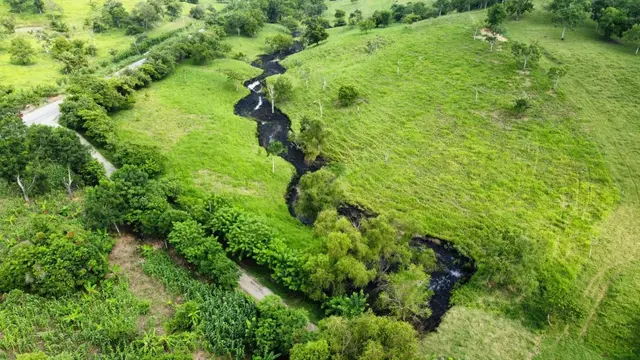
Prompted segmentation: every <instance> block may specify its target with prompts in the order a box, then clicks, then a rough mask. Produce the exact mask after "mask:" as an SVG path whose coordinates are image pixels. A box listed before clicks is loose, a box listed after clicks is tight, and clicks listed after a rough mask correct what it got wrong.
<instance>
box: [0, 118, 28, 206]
mask: <svg viewBox="0 0 640 360" xmlns="http://www.w3.org/2000/svg"><path fill="white" fill-rule="evenodd" d="M28 163H29V147H28V144H27V127H26V125H25V124H24V123H23V122H22V120H21V119H20V118H18V117H16V116H6V117H3V118H0V176H1V177H2V178H3V179H5V180H7V181H8V182H10V183H13V182H16V183H17V184H18V186H19V187H20V190H21V191H22V196H23V198H24V201H26V202H28V201H29V190H30V186H33V183H34V182H35V179H33V181H25V172H26V169H27V164H28Z"/></svg>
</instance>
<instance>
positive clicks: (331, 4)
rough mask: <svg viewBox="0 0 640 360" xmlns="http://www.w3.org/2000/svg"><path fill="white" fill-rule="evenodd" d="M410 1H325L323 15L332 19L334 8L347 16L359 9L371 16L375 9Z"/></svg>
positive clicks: (386, 8)
mask: <svg viewBox="0 0 640 360" xmlns="http://www.w3.org/2000/svg"><path fill="white" fill-rule="evenodd" d="M408 2H411V0H358V1H351V0H336V1H327V8H328V10H327V12H326V13H325V17H327V18H331V19H333V15H334V14H335V13H336V10H338V9H340V10H344V12H345V13H346V14H347V18H348V17H349V14H350V13H352V12H354V11H356V10H360V11H362V15H363V16H365V17H366V16H371V14H373V12H374V11H376V10H389V9H390V8H391V5H392V4H393V3H398V4H406V3H408ZM425 2H426V3H428V4H430V3H432V1H431V0H427V1H425Z"/></svg>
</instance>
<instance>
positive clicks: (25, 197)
mask: <svg viewBox="0 0 640 360" xmlns="http://www.w3.org/2000/svg"><path fill="white" fill-rule="evenodd" d="M16 181H17V182H18V186H19V187H20V190H22V197H23V198H24V201H25V202H29V195H28V194H27V189H26V188H25V186H24V183H22V180H21V179H20V175H18V176H16Z"/></svg>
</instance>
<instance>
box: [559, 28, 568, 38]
mask: <svg viewBox="0 0 640 360" xmlns="http://www.w3.org/2000/svg"><path fill="white" fill-rule="evenodd" d="M566 31H567V27H566V26H565V27H563V28H562V37H561V38H560V40H564V33H565V32H566Z"/></svg>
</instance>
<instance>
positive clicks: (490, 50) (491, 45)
mask: <svg viewBox="0 0 640 360" xmlns="http://www.w3.org/2000/svg"><path fill="white" fill-rule="evenodd" d="M493 44H494V42H493V41H490V42H489V45H490V47H489V52H493Z"/></svg>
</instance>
